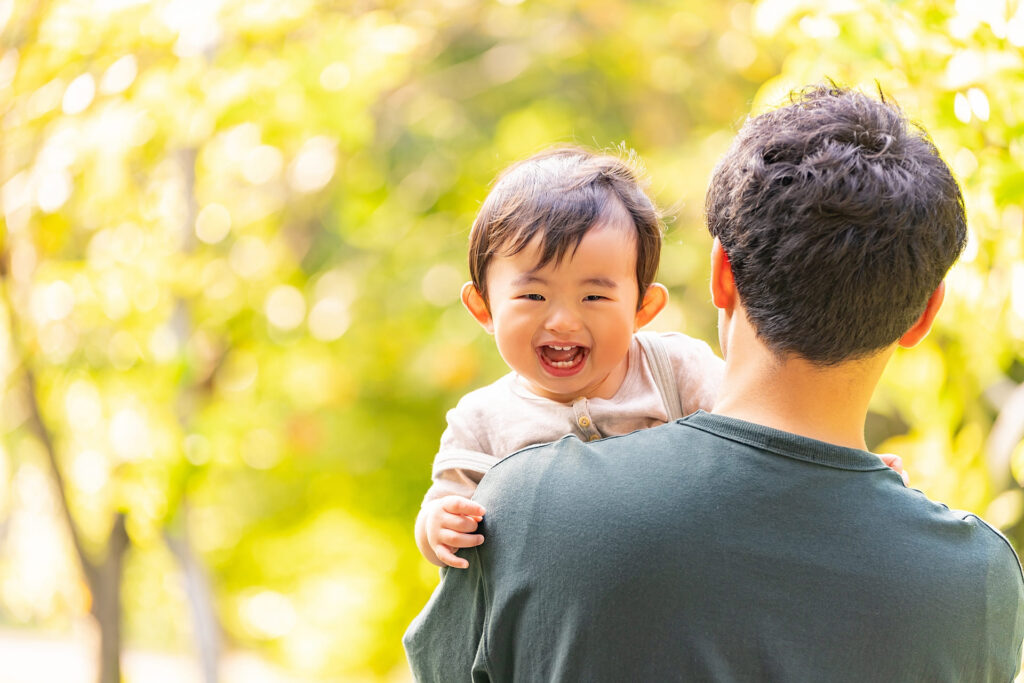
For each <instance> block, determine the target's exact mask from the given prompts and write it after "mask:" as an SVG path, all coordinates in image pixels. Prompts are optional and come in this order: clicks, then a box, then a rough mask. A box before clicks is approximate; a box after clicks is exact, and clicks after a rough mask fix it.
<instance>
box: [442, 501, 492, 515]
mask: <svg viewBox="0 0 1024 683" xmlns="http://www.w3.org/2000/svg"><path fill="white" fill-rule="evenodd" d="M441 507H442V508H444V511H445V512H450V513H452V514H453V515H465V516H466V517H483V516H484V515H485V514H487V511H486V510H484V506H483V505H481V504H480V503H477V502H474V501H472V500H470V499H469V498H463V497H462V496H445V497H444V498H443V499H442V500H441ZM477 521H479V520H477Z"/></svg>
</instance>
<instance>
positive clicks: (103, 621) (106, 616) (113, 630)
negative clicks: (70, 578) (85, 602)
mask: <svg viewBox="0 0 1024 683" xmlns="http://www.w3.org/2000/svg"><path fill="white" fill-rule="evenodd" d="M127 549H128V534H127V533H126V532H125V528H124V513H118V515H117V517H116V518H115V519H114V526H113V528H112V529H111V530H110V541H109V542H108V544H107V557H106V559H105V560H104V562H103V564H102V565H101V566H100V567H99V571H98V572H97V576H96V585H95V587H94V591H93V603H92V614H93V616H94V617H95V618H96V622H97V623H98V624H99V627H100V668H99V679H98V680H99V683H121V574H122V569H123V566H124V554H125V551H126V550H127Z"/></svg>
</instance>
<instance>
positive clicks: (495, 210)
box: [469, 146, 662, 307]
mask: <svg viewBox="0 0 1024 683" xmlns="http://www.w3.org/2000/svg"><path fill="white" fill-rule="evenodd" d="M623 216H628V218H629V219H631V220H632V223H633V226H634V227H635V228H636V282H637V286H638V287H639V288H640V289H639V297H638V300H637V306H638V307H639V305H640V301H642V299H643V295H644V292H646V291H647V288H648V287H649V286H650V285H651V283H652V282H654V276H655V274H656V273H657V271H658V261H659V259H660V258H661V235H662V226H661V215H660V213H659V211H658V209H657V207H656V206H655V204H654V202H653V201H651V199H650V197H648V196H647V194H646V192H645V191H644V183H643V175H642V172H641V170H640V169H639V168H638V164H637V162H636V160H635V158H634V157H632V156H631V157H630V158H629V159H622V158H620V157H617V156H613V155H610V154H601V153H597V152H592V151H590V150H588V149H584V148H582V147H575V146H567V147H555V148H551V149H547V150H544V151H543V152H539V153H537V154H534V155H533V156H531V157H529V158H527V159H523V160H522V161H519V162H516V163H514V164H512V165H511V166H509V167H508V168H506V169H505V170H504V171H502V173H501V174H500V175H499V176H498V178H497V179H496V181H495V183H494V187H493V188H492V189H491V192H490V194H488V195H487V198H486V199H485V200H484V203H483V206H482V207H481V208H480V213H478V214H477V217H476V220H475V221H473V229H472V231H471V233H470V236H469V272H470V276H471V277H472V279H473V284H474V285H475V286H476V288H477V289H478V290H479V291H480V294H481V295H482V296H483V298H484V301H486V300H487V267H488V265H489V264H490V262H491V259H492V258H494V257H495V256H496V255H497V256H512V255H514V254H517V253H519V252H520V251H522V250H523V249H524V248H526V246H527V245H528V244H529V243H530V242H531V241H532V240H533V239H534V238H535V237H536V236H537V235H538V234H539V235H540V239H541V242H540V251H541V256H540V261H539V262H538V263H537V268H543V267H544V266H546V265H548V264H549V263H551V262H552V261H554V262H555V263H559V262H561V260H562V259H563V258H565V256H566V254H569V255H570V256H571V255H572V253H573V252H575V250H576V248H577V247H578V246H579V244H580V242H581V241H582V240H583V236H584V235H586V233H587V232H588V231H589V230H590V229H591V228H592V227H594V226H595V225H597V224H600V223H605V222H609V223H610V222H612V221H614V220H616V219H620V220H621V218H620V217H623Z"/></svg>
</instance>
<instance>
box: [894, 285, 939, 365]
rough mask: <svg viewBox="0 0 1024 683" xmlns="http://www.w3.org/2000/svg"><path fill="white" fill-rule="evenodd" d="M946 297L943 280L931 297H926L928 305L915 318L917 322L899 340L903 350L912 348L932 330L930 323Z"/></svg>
mask: <svg viewBox="0 0 1024 683" xmlns="http://www.w3.org/2000/svg"><path fill="white" fill-rule="evenodd" d="M945 296H946V281H945V280H943V281H942V282H940V283H939V286H938V287H936V288H935V291H934V292H932V295H931V296H930V297H928V303H927V305H925V307H924V312H923V313H921V315H920V316H919V317H918V318H917V321H916V322H915V323H914V324H913V325H912V326H911V327H910V329H909V330H907V331H906V332H904V333H903V336H902V337H900V338H899V341H898V343H899V345H900V346H902V347H903V348H905V349H909V348H910V347H911V346H914V345H915V344H917V343H918V342H920V341H921V340H922V339H924V338H925V337H927V336H928V331H929V330H931V329H932V322H934V321H935V314H936V313H938V312H939V308H940V307H941V306H942V300H943V299H944V298H945Z"/></svg>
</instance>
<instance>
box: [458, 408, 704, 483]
mask: <svg viewBox="0 0 1024 683" xmlns="http://www.w3.org/2000/svg"><path fill="white" fill-rule="evenodd" d="M687 432H688V433H689V434H688V435H687V436H686V437H683V434H684V433H687ZM718 438H719V437H718V436H717V435H714V434H709V433H704V432H698V431H697V430H692V429H690V428H689V427H688V426H687V425H686V424H677V423H669V424H664V425H659V426H657V427H651V428H649V429H640V430H637V431H634V432H630V433H629V434H622V435H618V436H609V437H606V438H604V439H601V440H599V441H582V440H581V439H580V438H579V437H577V436H575V435H573V434H568V435H566V436H563V437H562V438H560V439H558V440H556V441H552V442H549V443H540V444H535V445H531V446H527V447H525V448H523V449H521V450H518V451H516V452H515V453H512V454H511V455H509V456H508V457H506V458H503V459H502V460H501V461H500V462H499V463H498V464H496V465H495V466H494V467H493V468H492V469H491V470H490V471H489V472H488V473H487V476H486V477H484V479H483V481H482V482H481V485H480V486H481V489H480V490H479V491H478V493H477V496H478V497H479V496H481V495H488V496H490V495H498V496H501V497H508V496H513V497H514V496H516V495H517V493H516V491H522V490H523V489H524V488H525V487H526V486H534V485H535V486H542V487H555V488H558V487H562V486H565V485H566V483H567V482H572V484H573V489H574V491H575V492H585V491H586V490H588V489H594V488H599V487H600V486H601V484H602V483H603V482H606V481H607V478H608V477H621V480H625V479H628V478H629V477H630V475H631V473H632V472H635V470H636V469H637V468H638V467H641V466H642V467H645V468H649V467H651V466H657V465H658V463H665V464H668V463H674V464H675V465H676V466H681V467H687V466H688V465H687V463H688V462H689V461H690V460H692V459H693V458H694V456H696V455H699V454H700V453H702V452H707V449H704V448H701V447H700V443H701V442H702V441H705V440H709V439H718ZM641 460H642V461H643V463H644V464H643V465H640V464H639V461H641ZM525 482H531V483H530V484H528V485H527V484H525ZM512 483H515V486H511V485H510V484H512ZM491 491H493V493H491ZM567 493H572V492H567Z"/></svg>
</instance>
